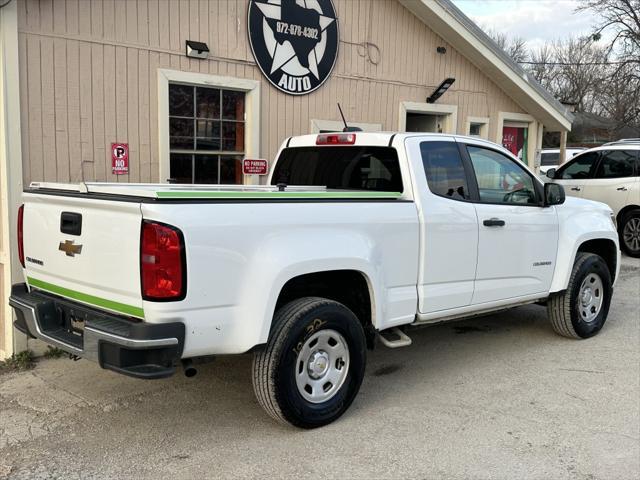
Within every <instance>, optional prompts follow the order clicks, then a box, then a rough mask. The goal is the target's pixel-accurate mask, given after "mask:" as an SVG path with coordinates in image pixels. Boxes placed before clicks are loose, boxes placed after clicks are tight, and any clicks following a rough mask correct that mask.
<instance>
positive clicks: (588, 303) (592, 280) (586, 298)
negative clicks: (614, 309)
mask: <svg viewBox="0 0 640 480" xmlns="http://www.w3.org/2000/svg"><path fill="white" fill-rule="evenodd" d="M578 299H579V306H578V310H579V312H580V316H581V317H582V320H584V321H585V322H587V323H589V322H593V321H594V320H595V319H596V317H597V316H598V314H599V313H600V309H601V308H602V302H603V300H604V285H603V283H602V279H601V278H600V275H598V274H597V273H590V274H589V275H587V277H586V278H585V279H584V280H583V282H582V285H581V286H580V293H579V297H578Z"/></svg>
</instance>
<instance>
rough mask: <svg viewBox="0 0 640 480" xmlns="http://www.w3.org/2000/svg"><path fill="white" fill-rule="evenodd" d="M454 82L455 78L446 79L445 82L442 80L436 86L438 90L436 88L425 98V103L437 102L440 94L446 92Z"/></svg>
mask: <svg viewBox="0 0 640 480" xmlns="http://www.w3.org/2000/svg"><path fill="white" fill-rule="evenodd" d="M455 81H456V79H455V78H447V79H446V80H444V81H443V82H442V83H441V84H440V85H439V86H438V88H436V89H435V90H434V91H433V93H432V94H431V95H430V96H429V97H427V103H435V102H436V100H438V99H439V98H440V97H441V96H442V94H443V93H444V92H446V91H447V90H448V89H449V87H450V86H451V85H453V82H455Z"/></svg>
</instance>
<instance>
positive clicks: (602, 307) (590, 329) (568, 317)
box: [547, 252, 613, 338]
mask: <svg viewBox="0 0 640 480" xmlns="http://www.w3.org/2000/svg"><path fill="white" fill-rule="evenodd" d="M612 293H613V289H612V287H611V274H610V273H609V267H607V264H606V263H605V261H604V260H603V259H602V257H600V256H599V255H596V254H593V253H586V252H578V254H577V255H576V261H575V263H574V265H573V270H572V272H571V278H570V280H569V285H568V286H567V289H566V290H565V291H564V292H563V293H562V294H560V295H555V296H553V297H551V298H550V299H549V301H548V302H547V312H548V315H549V318H550V320H551V326H552V327H553V329H554V330H555V331H556V333H558V334H560V335H562V336H564V337H569V338H589V337H592V336H593V335H595V334H596V333H598V332H599V331H600V329H601V328H602V326H603V325H604V322H605V321H606V320H607V314H608V313H609V305H610V304H611V295H612Z"/></svg>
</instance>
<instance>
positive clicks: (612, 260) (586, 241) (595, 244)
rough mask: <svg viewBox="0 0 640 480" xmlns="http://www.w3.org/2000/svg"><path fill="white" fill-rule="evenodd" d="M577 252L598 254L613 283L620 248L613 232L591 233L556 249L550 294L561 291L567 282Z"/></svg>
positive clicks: (617, 266)
mask: <svg viewBox="0 0 640 480" xmlns="http://www.w3.org/2000/svg"><path fill="white" fill-rule="evenodd" d="M578 252H588V253H595V254H597V255H600V256H601V257H602V258H603V259H604V261H605V262H606V264H607V267H609V272H610V273H611V282H612V284H614V283H615V281H616V279H617V277H618V271H619V269H620V250H619V248H618V238H617V233H615V232H613V231H612V232H607V233H604V232H602V233H601V234H600V235H598V234H597V233H595V232H594V233H593V234H591V235H588V236H583V237H581V238H579V239H577V240H576V241H575V242H574V243H573V245H571V247H569V246H566V247H565V248H563V247H562V246H561V248H560V249H559V250H558V255H557V265H556V270H555V272H554V277H553V281H552V284H551V288H550V289H549V292H550V293H552V294H555V293H559V292H563V291H564V290H566V288H567V285H568V284H569V278H570V277H571V272H572V270H573V265H574V263H575V260H576V256H577V254H578Z"/></svg>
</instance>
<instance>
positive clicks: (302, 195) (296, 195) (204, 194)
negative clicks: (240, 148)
mask: <svg viewBox="0 0 640 480" xmlns="http://www.w3.org/2000/svg"><path fill="white" fill-rule="evenodd" d="M156 195H157V197H158V198H229V199H234V198H238V199H240V198H258V199H260V198H265V199H276V198H280V199H285V198H291V199H311V198H319V199H322V198H344V199H345V200H348V199H352V198H388V199H390V200H392V199H395V198H399V197H400V195H402V194H401V193H399V192H370V191H369V192H208V191H192V192H188V191H169V192H156Z"/></svg>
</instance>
